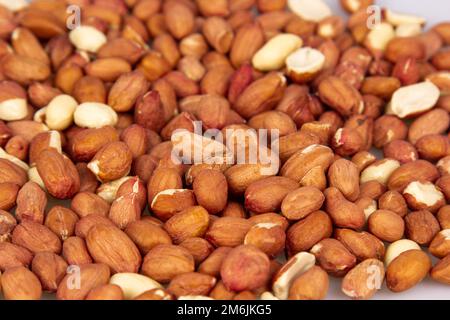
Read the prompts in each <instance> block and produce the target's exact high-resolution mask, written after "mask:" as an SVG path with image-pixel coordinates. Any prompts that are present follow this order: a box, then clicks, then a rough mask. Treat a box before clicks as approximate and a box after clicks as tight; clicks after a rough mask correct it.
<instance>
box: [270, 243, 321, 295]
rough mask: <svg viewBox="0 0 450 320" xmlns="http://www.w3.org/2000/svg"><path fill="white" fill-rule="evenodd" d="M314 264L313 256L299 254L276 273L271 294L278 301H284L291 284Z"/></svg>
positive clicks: (303, 253) (306, 253) (305, 253)
mask: <svg viewBox="0 0 450 320" xmlns="http://www.w3.org/2000/svg"><path fill="white" fill-rule="evenodd" d="M315 263H316V258H315V257H314V255H312V254H311V253H308V252H299V253H297V254H296V255H295V256H293V257H292V258H291V259H289V261H288V262H286V264H285V265H284V266H283V267H282V268H281V269H280V270H279V271H278V272H277V274H276V275H275V276H274V282H273V288H272V289H273V293H274V295H275V297H277V298H278V299H280V300H286V299H287V298H288V295H289V289H290V287H291V284H292V282H293V281H294V280H295V278H297V277H298V276H299V275H301V274H302V273H304V272H306V271H308V270H309V269H310V268H312V267H313V266H314V264H315Z"/></svg>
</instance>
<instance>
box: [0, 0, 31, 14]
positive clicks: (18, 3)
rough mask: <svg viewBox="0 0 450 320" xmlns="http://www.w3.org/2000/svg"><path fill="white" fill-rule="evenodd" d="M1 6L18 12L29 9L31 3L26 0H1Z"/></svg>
mask: <svg viewBox="0 0 450 320" xmlns="http://www.w3.org/2000/svg"><path fill="white" fill-rule="evenodd" d="M0 5H1V6H4V7H6V8H8V9H9V10H11V11H13V12H16V11H20V10H22V9H24V8H26V7H28V5H29V3H28V1H26V0H14V1H11V0H0Z"/></svg>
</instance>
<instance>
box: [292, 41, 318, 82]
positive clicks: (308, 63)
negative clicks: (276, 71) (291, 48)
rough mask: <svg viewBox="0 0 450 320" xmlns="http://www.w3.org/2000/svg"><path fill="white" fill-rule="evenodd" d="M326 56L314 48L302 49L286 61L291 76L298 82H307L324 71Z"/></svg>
mask: <svg viewBox="0 0 450 320" xmlns="http://www.w3.org/2000/svg"><path fill="white" fill-rule="evenodd" d="M324 64H325V56H324V55H323V53H322V52H320V51H319V50H316V49H313V48H309V47H308V48H300V49H298V50H297V51H295V52H293V53H291V54H290V55H289V56H288V57H287V59H286V67H287V71H288V74H289V76H290V77H291V78H292V79H293V80H294V81H296V82H307V81H309V80H311V79H312V78H313V77H314V76H316V75H317V74H318V73H319V71H320V70H322V68H323V65H324Z"/></svg>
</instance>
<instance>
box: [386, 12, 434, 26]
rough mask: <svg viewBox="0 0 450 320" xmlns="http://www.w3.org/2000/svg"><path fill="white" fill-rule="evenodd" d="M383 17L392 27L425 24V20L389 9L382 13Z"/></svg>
mask: <svg viewBox="0 0 450 320" xmlns="http://www.w3.org/2000/svg"><path fill="white" fill-rule="evenodd" d="M384 17H385V18H386V21H387V22H389V23H390V24H392V25H393V26H401V25H405V24H418V25H424V24H425V22H426V20H425V18H422V17H419V16H414V15H410V14H403V13H398V12H394V11H392V10H389V9H386V10H385V11H384Z"/></svg>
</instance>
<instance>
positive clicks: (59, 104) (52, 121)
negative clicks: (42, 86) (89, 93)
mask: <svg viewBox="0 0 450 320" xmlns="http://www.w3.org/2000/svg"><path fill="white" fill-rule="evenodd" d="M77 106H78V103H77V101H76V100H75V99H74V98H72V97H71V96H69V95H65V94H63V95H60V96H57V97H55V98H53V100H52V101H50V103H49V104H48V106H47V107H46V110H45V124H46V125H47V126H48V127H49V129H51V130H65V129H67V128H68V127H69V126H70V125H71V124H72V122H73V114H74V112H75V109H76V108H77Z"/></svg>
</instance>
